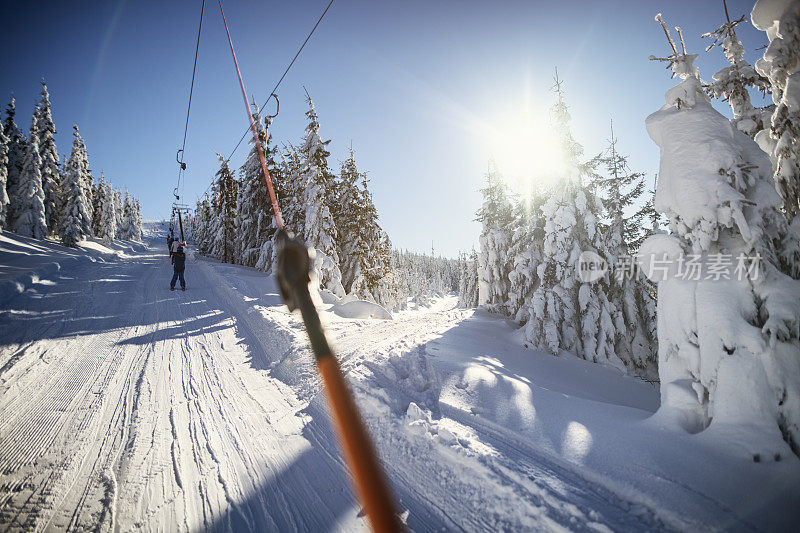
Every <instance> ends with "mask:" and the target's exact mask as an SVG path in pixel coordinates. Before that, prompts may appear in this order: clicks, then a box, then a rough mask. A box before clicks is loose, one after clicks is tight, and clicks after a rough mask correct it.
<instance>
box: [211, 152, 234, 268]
mask: <svg viewBox="0 0 800 533" xmlns="http://www.w3.org/2000/svg"><path fill="white" fill-rule="evenodd" d="M217 158H218V159H219V163H220V166H219V170H218V171H217V174H216V177H217V179H216V180H215V182H214V185H213V187H212V205H213V206H214V217H215V219H216V220H215V224H214V237H213V238H214V241H213V245H212V254H213V255H214V257H216V258H218V259H220V260H221V261H224V262H225V263H235V262H236V242H235V232H236V191H237V188H238V187H237V186H238V182H237V181H236V178H234V177H233V173H232V172H231V169H230V167H229V166H228V162H227V161H226V160H225V158H224V157H222V156H221V155H220V154H217Z"/></svg>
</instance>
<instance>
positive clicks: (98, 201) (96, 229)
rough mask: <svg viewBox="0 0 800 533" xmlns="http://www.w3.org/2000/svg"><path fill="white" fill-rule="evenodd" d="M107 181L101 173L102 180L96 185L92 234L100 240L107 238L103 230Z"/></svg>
mask: <svg viewBox="0 0 800 533" xmlns="http://www.w3.org/2000/svg"><path fill="white" fill-rule="evenodd" d="M105 194H106V181H105V177H104V176H103V173H102V172H100V179H99V180H98V181H97V183H95V184H94V210H93V212H94V216H93V217H92V233H93V234H94V236H95V237H97V238H99V239H104V238H105V230H104V229H103V224H104V220H103V216H104V213H103V204H104V203H105V202H106V198H105Z"/></svg>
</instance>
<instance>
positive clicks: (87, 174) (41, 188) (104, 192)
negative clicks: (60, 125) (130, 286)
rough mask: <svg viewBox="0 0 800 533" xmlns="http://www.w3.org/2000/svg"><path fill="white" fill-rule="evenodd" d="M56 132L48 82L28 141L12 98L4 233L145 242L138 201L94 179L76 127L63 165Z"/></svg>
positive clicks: (4, 155) (2, 204)
mask: <svg viewBox="0 0 800 533" xmlns="http://www.w3.org/2000/svg"><path fill="white" fill-rule="evenodd" d="M55 133H56V128H55V124H54V123H53V116H52V111H51V106H50V95H49V93H48V92H47V85H45V83H44V82H42V92H41V99H40V100H39V102H38V103H37V104H36V106H35V108H34V111H33V116H32V118H31V126H30V129H29V132H28V135H27V137H26V136H25V135H24V134H23V133H22V131H21V130H20V128H19V127H18V126H17V123H16V103H15V100H14V98H11V101H10V102H9V104H8V106H7V107H6V112H5V118H4V120H3V126H2V131H0V231H2V230H7V231H13V232H15V233H18V234H20V235H23V236H25V237H32V238H34V239H45V238H48V237H59V238H60V239H61V242H62V243H63V244H65V245H67V246H75V245H76V244H77V243H79V242H80V241H82V240H84V239H85V238H87V237H91V236H94V237H97V238H100V239H104V240H106V241H112V240H114V239H124V240H136V241H139V240H141V236H142V217H141V207H140V205H139V200H138V199H136V198H135V197H133V196H132V195H130V194H128V192H127V191H125V193H124V194H123V193H122V191H120V190H119V189H116V188H114V187H113V186H112V185H111V183H109V182H108V181H106V180H105V178H104V176H103V175H102V173H101V175H100V179H99V180H95V179H94V177H93V175H92V171H91V170H90V168H89V159H88V156H87V152H86V144H85V143H84V140H83V138H82V137H81V135H80V133H79V132H78V126H74V128H73V142H72V151H71V152H70V155H69V158H68V159H67V160H66V161H65V162H64V163H63V164H62V163H61V162H60V158H59V154H58V149H57V148H56V142H55Z"/></svg>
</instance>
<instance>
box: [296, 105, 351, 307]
mask: <svg viewBox="0 0 800 533" xmlns="http://www.w3.org/2000/svg"><path fill="white" fill-rule="evenodd" d="M307 102H308V111H306V117H308V126H306V133H305V136H304V137H303V143H302V144H301V146H300V148H299V154H300V164H301V167H300V176H299V177H300V183H299V187H298V189H299V190H300V191H301V196H300V198H299V199H300V205H302V208H303V209H304V210H305V213H304V217H303V233H302V237H303V240H304V241H305V242H306V243H307V244H308V245H310V246H313V247H314V248H315V249H316V258H315V261H314V269H315V273H316V275H317V276H319V279H318V281H319V285H320V287H321V288H323V289H328V290H330V291H331V292H332V293H334V294H335V295H337V296H344V287H342V274H341V271H340V270H339V253H338V251H337V250H336V239H337V237H338V232H337V230H336V224H335V223H334V220H333V216H332V215H331V212H330V205H331V201H332V200H333V196H332V193H333V191H332V190H331V186H332V184H333V180H334V176H333V173H332V172H331V170H330V167H329V166H328V156H329V155H330V152H328V150H327V146H328V143H330V141H329V140H328V141H323V140H322V138H321V137H320V135H319V120H318V117H317V111H316V109H315V108H314V102H312V101H311V98H310V97H308V98H307Z"/></svg>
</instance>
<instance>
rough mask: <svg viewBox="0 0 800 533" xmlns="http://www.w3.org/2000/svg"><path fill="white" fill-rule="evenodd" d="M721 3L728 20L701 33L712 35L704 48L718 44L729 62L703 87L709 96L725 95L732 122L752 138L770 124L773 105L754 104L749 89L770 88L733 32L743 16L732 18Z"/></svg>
mask: <svg viewBox="0 0 800 533" xmlns="http://www.w3.org/2000/svg"><path fill="white" fill-rule="evenodd" d="M723 7H724V8H725V18H726V20H727V21H726V22H725V23H724V24H723V25H722V26H720V27H719V28H717V29H716V30H714V31H712V32H709V33H704V34H703V37H709V38H713V41H712V42H711V44H710V45H709V46H708V48H706V52H708V51H709V50H711V49H712V48H714V47H715V46H716V45H718V44H719V45H720V46H721V48H722V51H723V53H724V54H725V58H726V59H727V60H728V61H729V62H730V64H731V66H729V67H726V68H724V69H722V70H720V71H719V72H717V73H716V74H714V81H712V82H711V83H709V84H708V85H707V86H706V87H705V90H706V93H707V94H708V95H709V96H711V97H713V98H725V99H726V100H727V101H728V103H730V106H731V110H732V111H733V119H732V122H733V124H734V125H735V126H736V127H737V128H738V129H739V131H742V132H744V133H746V134H747V135H749V136H750V138H751V139H752V138H754V137H755V136H756V134H757V133H758V132H759V131H761V130H763V129H764V128H765V127H768V126H769V117H770V115H771V114H772V112H773V108H774V107H775V106H768V107H766V108H756V107H754V106H753V104H752V103H751V101H750V93H749V92H748V89H749V88H751V87H752V88H755V89H758V90H759V91H761V92H763V93H768V92H770V91H771V90H772V88H771V85H770V82H769V80H768V79H767V78H765V77H764V76H762V75H760V74H759V73H758V72H756V69H754V68H753V67H752V66H751V65H750V63H748V62H747V61H745V59H744V46H742V43H741V41H739V39H738V37H737V36H736V26H737V25H738V24H741V23H742V22H743V21H744V19H745V16H744V15H742V17H741V18H739V19H738V20H734V21H731V19H730V16H729V15H728V4H727V2H726V1H725V0H723Z"/></svg>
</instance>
